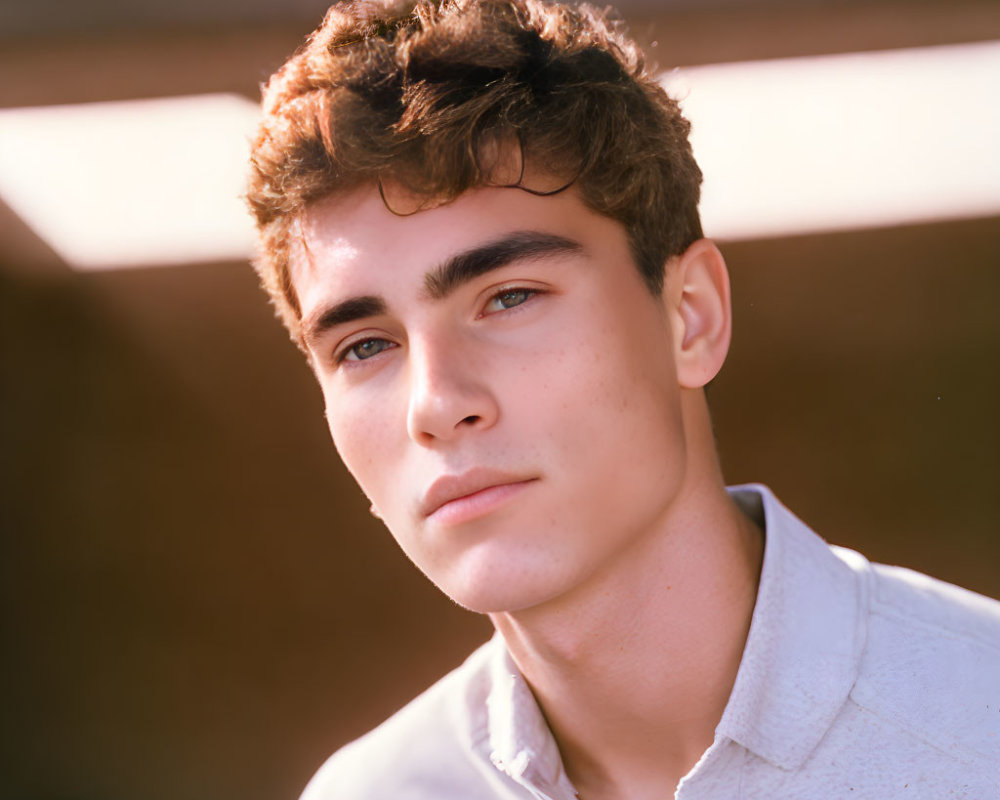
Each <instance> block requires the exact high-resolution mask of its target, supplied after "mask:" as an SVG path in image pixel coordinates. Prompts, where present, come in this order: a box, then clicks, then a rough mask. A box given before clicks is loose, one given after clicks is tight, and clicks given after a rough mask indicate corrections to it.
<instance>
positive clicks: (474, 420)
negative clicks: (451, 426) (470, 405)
mask: <svg viewBox="0 0 1000 800" xmlns="http://www.w3.org/2000/svg"><path fill="white" fill-rule="evenodd" d="M480 419H481V418H480V417H479V416H478V415H476V414H473V415H471V416H468V417H466V418H465V419H463V420H462V421H461V422H459V423H458V424H459V425H475V424H476V423H477V422H479V420H480Z"/></svg>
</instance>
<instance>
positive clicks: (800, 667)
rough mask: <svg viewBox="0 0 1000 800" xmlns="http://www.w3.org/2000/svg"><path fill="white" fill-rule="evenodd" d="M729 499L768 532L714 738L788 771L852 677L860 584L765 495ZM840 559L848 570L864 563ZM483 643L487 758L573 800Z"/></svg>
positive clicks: (509, 673) (504, 665) (554, 749)
mask: <svg viewBox="0 0 1000 800" xmlns="http://www.w3.org/2000/svg"><path fill="white" fill-rule="evenodd" d="M729 491H730V494H731V495H732V497H733V499H734V501H735V502H736V503H737V504H738V505H740V506H741V508H742V509H743V510H744V512H745V513H747V514H748V515H749V516H750V517H751V518H754V519H757V521H758V522H759V523H760V524H761V527H762V528H764V529H765V531H766V533H765V543H764V561H763V566H762V568H761V577H760V586H759V588H758V591H757V602H756V604H755V606H754V612H753V617H752V619H751V623H750V633H749V635H748V637H747V642H746V646H745V647H744V650H743V657H742V659H741V661H740V667H739V670H738V672H737V676H736V682H735V684H734V686H733V691H732V693H731V694H730V697H729V702H728V704H727V705H726V709H725V712H724V713H723V716H722V720H721V722H720V723H719V726H718V728H717V729H716V733H717V736H718V735H721V736H724V737H727V738H729V739H731V740H733V741H735V742H737V743H738V744H740V745H741V746H743V747H745V748H746V749H747V750H750V751H751V752H753V753H755V754H756V755H758V756H760V757H761V758H763V759H766V760H767V761H769V762H771V763H772V764H774V765H776V766H778V767H781V768H784V769H788V770H790V769H795V768H797V767H798V766H800V765H801V764H802V763H803V762H804V761H805V760H806V758H807V757H808V756H809V754H810V753H811V752H812V751H813V749H815V747H816V745H817V744H819V741H820V739H822V738H823V736H824V734H825V733H826V731H827V730H828V728H829V727H830V725H831V723H832V722H833V720H834V718H835V717H836V716H837V714H838V713H839V712H840V709H841V708H842V707H843V705H844V702H845V701H846V700H847V697H848V694H849V693H850V690H851V688H852V687H853V685H854V682H855V680H856V678H857V674H858V670H859V665H860V659H861V653H862V650H863V648H864V642H865V635H866V626H865V621H864V615H863V613H862V611H863V608H864V598H863V597H862V595H861V592H862V590H863V583H862V582H861V581H859V580H858V579H857V577H856V575H855V574H854V571H853V570H852V568H851V567H850V566H848V565H847V564H846V563H844V560H842V559H841V558H838V557H837V556H836V555H834V554H833V553H832V552H831V551H830V548H829V546H828V545H827V544H826V543H825V542H824V541H823V540H822V539H820V537H819V536H817V535H816V534H815V533H813V532H812V531H811V530H810V529H809V528H808V527H806V525H805V524H803V523H802V522H800V521H799V520H798V519H797V518H796V517H795V516H794V515H793V514H792V513H791V512H790V511H789V510H788V509H787V508H785V507H784V506H783V505H782V504H781V503H780V502H779V501H778V500H777V498H776V497H775V496H774V495H773V494H772V493H771V491H770V490H769V489H768V488H767V487H765V486H760V485H746V486H737V487H733V488H731V489H730V490H729ZM843 552H845V553H846V555H845V556H844V558H845V559H848V560H855V559H856V560H857V562H858V564H857V565H856V566H860V565H861V564H864V563H866V562H865V561H864V559H863V558H862V557H861V556H859V555H857V554H856V553H850V551H843ZM491 645H492V647H493V657H492V659H491V664H490V681H489V685H490V689H489V694H488V696H487V700H486V705H487V718H488V722H487V728H488V731H489V747H490V760H491V761H492V762H493V764H494V765H495V766H496V767H497V769H499V770H500V771H501V772H504V773H506V774H507V775H509V776H510V777H511V778H512V779H514V780H515V781H517V782H518V783H519V784H521V785H522V786H524V787H525V788H527V789H528V790H529V791H530V792H531V793H532V794H533V796H535V797H536V798H542V799H543V800H545V799H547V798H553V797H573V796H575V792H574V791H573V788H572V785H571V783H570V781H569V778H568V777H567V776H566V773H565V770H564V769H563V765H562V759H561V758H560V756H559V750H558V746H557V745H556V742H555V739H554V738H553V736H552V733H551V731H550V730H549V727H548V725H547V723H546V721H545V718H544V716H543V715H542V712H541V710H540V709H539V707H538V704H537V702H536V701H535V698H534V695H533V694H532V693H531V689H530V688H529V687H528V684H527V682H526V681H525V680H524V677H523V676H522V675H521V673H520V671H519V670H518V668H517V666H516V665H515V664H514V661H513V659H512V658H511V656H510V654H509V653H508V651H507V648H506V646H505V645H504V643H503V639H502V638H501V637H500V635H499V634H496V635H495V636H494V639H493V642H492V643H491Z"/></svg>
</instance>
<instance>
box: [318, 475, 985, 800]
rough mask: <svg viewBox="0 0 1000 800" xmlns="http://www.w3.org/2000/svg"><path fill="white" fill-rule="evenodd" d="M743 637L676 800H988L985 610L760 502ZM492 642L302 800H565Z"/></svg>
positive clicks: (530, 709) (500, 650)
mask: <svg viewBox="0 0 1000 800" xmlns="http://www.w3.org/2000/svg"><path fill="white" fill-rule="evenodd" d="M730 493H731V494H732V495H733V497H734V499H735V500H736V501H737V503H739V504H740V505H741V507H743V508H744V510H745V511H746V512H747V513H748V514H749V515H750V516H751V517H754V518H756V519H758V521H760V522H761V523H762V526H763V527H764V529H765V531H766V535H765V547H764V563H763V567H762V570H761V580H760V588H759V590H758V593H757V602H756V605H755V607H754V612H753V619H752V622H751V626H750V633H749V636H748V637H747V643H746V646H745V648H744V651H743V657H742V660H741V661H740V667H739V672H738V674H737V677H736V682H735V684H734V686H733V691H732V694H731V695H730V698H729V702H728V704H727V705H726V710H725V712H724V714H723V716H722V720H721V721H720V722H719V725H718V727H717V728H716V733H715V741H714V743H713V744H712V746H711V747H710V748H709V749H708V750H707V751H706V752H705V753H704V754H703V756H702V757H701V759H700V760H699V761H698V763H697V764H696V765H695V766H694V768H693V769H692V770H691V771H690V772H689V773H688V774H687V775H686V776H685V777H684V778H683V780H682V781H681V782H680V784H679V785H678V788H677V792H676V795H675V797H676V798H677V800H708V799H709V798H712V800H739V799H740V798H744V799H745V800H756V798H762V799H763V798H767V800H772V798H782V799H785V798H795V800H812V799H813V798H815V799H816V800H820V799H822V800H826V799H827V798H850V799H851V800H860V799H861V798H870V800H893V799H894V798H899V800H903V798H906V800H923V799H924V798H945V797H947V798H965V799H966V800H997V798H1000V603H998V602H997V601H995V600H990V599H988V598H985V597H982V596H980V595H976V594H973V593H971V592H968V591H966V590H964V589H960V588H958V587H955V586H951V585H949V584H945V583H942V582H940V581H936V580H934V579H933V578H928V577H926V576H924V575H921V574H919V573H916V572H912V571H910V570H906V569H901V568H898V567H886V566H882V565H878V564H871V563H869V562H868V561H867V560H866V559H865V558H864V557H863V556H861V555H859V554H858V553H855V552H853V551H851V550H845V549H843V548H838V547H830V546H829V545H827V544H826V543H825V542H823V540H822V539H820V538H819V537H818V536H817V535H816V534H815V533H813V532H812V531H810V530H809V529H808V528H807V527H806V526H805V525H804V524H803V523H802V522H800V521H799V520H798V519H796V518H795V517H794V516H793V515H792V514H791V512H789V511H788V510H787V509H786V508H785V507H784V506H782V505H781V504H780V503H779V502H778V500H777V499H776V498H775V497H774V495H772V494H771V492H770V491H769V490H768V489H767V488H765V487H763V486H756V485H754V486H744V487H736V488H734V489H731V490H730ZM575 797H576V793H575V791H574V790H573V786H572V784H571V783H570V781H569V779H568V777H567V776H566V773H565V770H564V769H563V765H562V760H561V759H560V756H559V750H558V747H557V745H556V742H555V740H554V738H553V737H552V734H551V732H550V731H549V729H548V727H547V726H546V724H545V719H544V717H543V716H542V713H541V710H540V709H539V707H538V705H537V703H536V702H535V699H534V696H533V695H532V693H531V690H530V689H529V688H528V685H527V683H526V682H525V680H524V678H523V677H522V676H521V674H520V673H519V672H518V670H517V668H516V666H515V665H514V663H513V661H512V660H511V658H510V655H509V653H508V652H507V649H506V647H505V645H504V643H503V640H502V639H501V638H500V636H499V635H497V636H494V637H493V639H491V640H490V641H489V642H487V643H486V644H484V645H483V646H482V647H481V648H479V649H478V650H477V651H476V652H475V653H473V654H472V655H471V656H470V657H469V659H468V660H467V661H466V662H465V663H464V664H463V665H462V666H461V667H459V668H458V669H457V670H455V671H453V672H451V673H450V674H449V675H447V676H446V677H444V678H443V679H442V680H440V681H439V682H438V683H437V684H435V685H434V686H432V687H431V688H430V689H428V690H427V691H426V692H425V693H423V694H422V695H420V696H419V697H418V698H417V699H415V700H414V701H413V702H411V703H410V704H409V705H408V706H406V707H405V708H404V709H402V710H401V711H399V712H398V713H397V714H395V715H394V716H393V717H391V718H390V719H389V720H388V721H387V722H385V723H383V724H382V725H381V726H379V727H378V728H376V729H375V730H374V731H372V732H371V733H369V734H368V735H367V736H364V737H362V738H361V739H359V740H357V741H356V742H353V743H352V744H350V745H348V746H347V747H345V748H343V749H342V750H340V751H338V752H337V753H336V754H334V755H333V756H332V757H331V758H330V760H329V761H327V763H326V764H325V765H324V766H323V767H322V768H321V769H320V771H319V772H318V773H317V774H316V776H315V777H314V778H313V780H312V781H311V782H310V783H309V785H308V786H307V787H306V790H305V792H304V793H303V795H302V800H530V798H535V800H573V798H575Z"/></svg>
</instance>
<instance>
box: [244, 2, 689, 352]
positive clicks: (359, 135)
mask: <svg viewBox="0 0 1000 800" xmlns="http://www.w3.org/2000/svg"><path fill="white" fill-rule="evenodd" d="M263 109H264V120H263V122H262V123H261V126H260V129H259V131H258V134H257V137H256V139H255V141H254V143H253V148H252V155H251V161H252V173H251V177H250V182H249V189H248V192H247V199H248V202H249V205H250V208H251V209H252V212H253V214H254V216H255V218H256V222H257V227H258V231H259V255H258V257H257V259H256V261H255V268H256V269H257V272H258V274H259V275H260V278H261V281H262V283H263V285H264V287H265V289H267V291H268V293H269V294H270V295H271V298H272V300H273V302H274V304H275V306H276V308H277V310H278V313H279V316H280V317H281V318H282V319H283V321H284V322H285V324H286V326H287V327H288V329H289V332H290V333H291V335H292V339H293V340H295V341H296V342H299V338H300V334H299V323H300V317H301V312H300V307H299V302H298V299H297V297H296V295H295V290H294V287H293V286H292V282H291V279H290V276H289V268H288V258H289V251H290V243H291V241H290V240H291V238H292V236H293V230H294V223H295V221H296V219H297V218H298V217H299V215H301V213H302V211H303V210H304V209H305V208H306V207H307V206H309V204H310V203H312V202H314V201H316V200H319V199H321V198H323V197H326V196H328V195H331V194H334V193H343V192H347V191H350V190H351V189H354V188H357V187H359V186H360V185H363V184H368V185H378V186H379V187H380V188H382V187H383V186H385V185H386V184H387V182H390V181H391V182H392V184H393V185H401V186H403V187H405V189H406V190H407V193H408V194H411V195H416V196H419V197H424V198H428V199H429V200H431V201H432V202H434V203H442V202H448V201H450V200H453V199H454V198H456V197H457V196H458V195H460V194H461V193H462V192H464V191H466V190H467V189H470V188H472V187H476V186H483V185H497V180H496V171H495V162H493V163H491V164H487V163H484V155H483V154H484V153H486V152H489V151H490V150H491V144H495V143H496V142H497V141H502V142H514V143H516V144H517V147H518V148H519V150H520V163H521V169H522V172H521V178H520V179H519V180H517V181H501V183H502V184H503V185H515V186H517V187H518V188H521V189H524V190H526V191H533V192H535V193H544V192H543V191H542V189H540V188H538V187H533V186H531V185H529V184H528V182H526V181H525V180H524V171H523V170H524V165H525V164H526V163H527V164H529V165H537V166H538V167H542V168H544V171H545V172H546V173H547V174H550V175H555V176H557V177H558V178H559V182H558V184H557V186H558V187H565V186H566V185H569V184H573V185H575V186H576V187H577V189H578V191H579V192H580V196H581V197H582V199H583V201H584V203H586V204H587V205H588V206H589V207H590V208H592V209H593V210H595V211H597V212H598V213H600V214H603V215H605V216H607V217H610V218H612V219H615V220H617V221H619V222H620V223H621V224H622V225H623V226H624V228H625V230H626V233H627V235H628V239H629V243H630V246H631V248H632V252H633V256H634V258H635V262H636V265H637V268H638V269H639V271H640V274H641V275H642V276H643V279H644V280H645V282H646V284H647V285H648V287H649V289H650V291H651V292H654V293H655V292H659V290H660V289H661V288H662V285H663V275H664V269H665V264H666V262H667V259H668V258H669V257H670V256H672V255H675V254H678V253H681V252H683V251H684V250H685V249H686V248H687V246H688V245H689V244H691V242H693V241H695V240H696V239H699V238H701V235H702V233H701V223H700V221H699V217H698V197H699V191H700V185H701V170H699V168H698V165H697V164H696V163H695V160H694V157H693V155H692V153H691V146H690V144H689V142H688V132H689V129H690V125H689V123H688V121H687V120H686V119H684V117H683V116H682V115H681V113H680V109H679V108H678V105H677V103H676V102H675V101H674V100H673V99H671V98H670V97H668V96H667V94H666V93H665V92H664V91H663V89H662V88H661V87H660V86H659V85H658V84H657V83H656V81H655V80H654V78H653V77H652V76H651V75H650V74H649V72H648V71H647V70H646V68H645V66H644V63H643V59H642V55H641V53H640V52H639V50H638V49H637V47H636V46H635V44H634V43H633V42H632V41H630V40H629V39H627V38H626V37H625V35H624V34H623V33H622V31H621V30H620V26H618V25H617V24H615V23H612V22H610V21H609V20H608V19H607V18H606V16H605V15H604V14H603V13H601V12H599V11H596V10H595V9H593V8H590V7H588V6H579V7H568V6H564V5H558V4H553V3H548V2H543V0H438V1H437V2H435V1H434V0H417V2H409V3H406V4H405V5H399V4H396V5H395V6H390V5H388V4H387V3H385V2H382V3H377V2H350V3H341V4H338V5H335V6H333V7H332V8H331V9H330V10H329V11H328V12H327V15H326V18H325V19H324V20H323V24H322V25H321V26H320V27H319V28H318V29H317V30H316V31H315V32H314V33H312V34H311V35H310V36H309V38H308V39H307V40H306V42H305V44H304V45H303V46H302V47H301V48H300V49H299V50H298V51H297V52H296V53H295V55H293V56H292V58H291V59H289V61H288V62H287V63H286V64H285V65H284V66H283V67H282V68H281V69H280V70H278V72H276V73H275V74H274V75H273V76H272V77H271V79H270V81H269V82H268V84H267V85H266V87H265V89H264V97H263ZM492 151H493V152H496V147H495V146H494V147H492ZM548 188H549V191H551V187H548ZM558 190H559V189H558V188H556V191H558ZM383 197H385V195H383ZM387 205H389V206H390V210H393V211H396V212H397V213H398V209H395V208H393V207H392V205H391V204H389V203H388V202H387ZM409 210H413V209H409ZM300 344H301V343H300Z"/></svg>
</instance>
